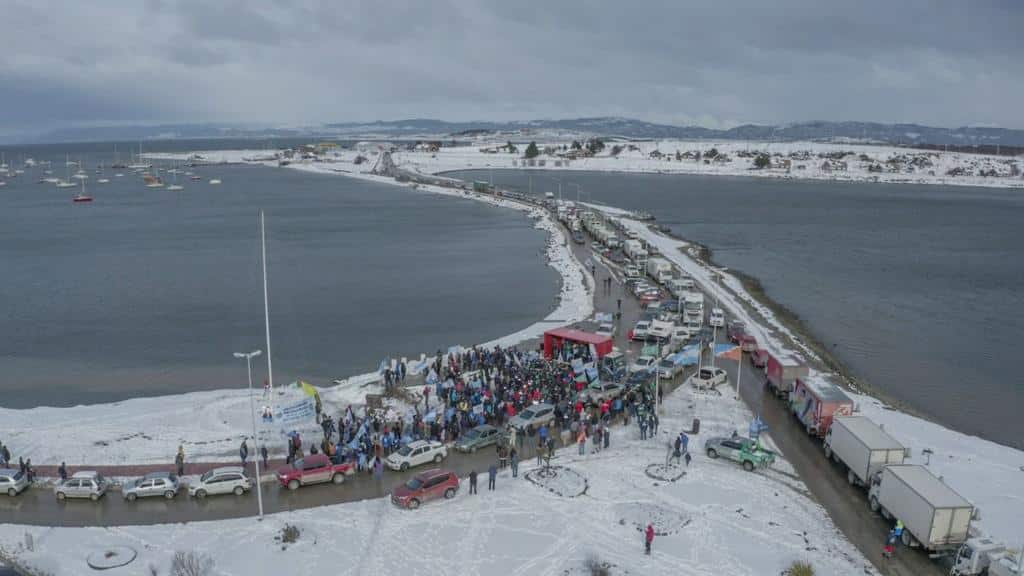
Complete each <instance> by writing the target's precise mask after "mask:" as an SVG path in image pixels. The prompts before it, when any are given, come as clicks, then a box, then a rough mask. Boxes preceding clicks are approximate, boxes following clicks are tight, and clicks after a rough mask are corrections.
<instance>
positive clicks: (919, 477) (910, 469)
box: [868, 464, 974, 552]
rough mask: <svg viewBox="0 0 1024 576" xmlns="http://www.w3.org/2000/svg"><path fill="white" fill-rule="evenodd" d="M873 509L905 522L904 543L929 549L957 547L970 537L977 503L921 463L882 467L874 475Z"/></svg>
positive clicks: (870, 494)
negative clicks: (960, 493)
mask: <svg viewBox="0 0 1024 576" xmlns="http://www.w3.org/2000/svg"><path fill="white" fill-rule="evenodd" d="M868 502H870V504H871V510H872V511H874V512H879V513H881V514H882V517H883V518H885V519H886V520H901V521H902V522H903V536H902V540H903V544H904V545H905V546H910V547H917V546H923V547H924V548H925V550H928V551H929V552H943V551H949V550H955V549H957V548H959V547H960V545H961V544H963V543H964V542H965V541H966V540H967V537H968V535H969V534H968V532H969V529H970V526H971V520H972V519H973V518H974V506H973V505H972V504H971V503H970V502H968V501H967V500H965V499H964V497H963V496H961V495H959V494H957V493H956V492H955V491H954V490H953V489H952V488H950V487H949V486H947V485H946V484H945V483H944V482H942V480H939V479H938V478H936V477H935V476H934V475H933V474H932V473H931V472H930V471H929V470H928V469H927V468H925V467H924V466H920V465H917V464H898V465H893V466H886V467H885V468H882V473H881V474H878V475H876V476H875V477H874V478H872V479H871V489H870V491H869V492H868Z"/></svg>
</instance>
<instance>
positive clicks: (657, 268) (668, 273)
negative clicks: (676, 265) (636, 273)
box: [647, 258, 672, 284]
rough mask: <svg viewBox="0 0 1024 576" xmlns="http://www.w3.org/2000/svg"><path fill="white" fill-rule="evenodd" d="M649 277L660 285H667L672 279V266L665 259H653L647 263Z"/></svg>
mask: <svg viewBox="0 0 1024 576" xmlns="http://www.w3.org/2000/svg"><path fill="white" fill-rule="evenodd" d="M647 275H648V276H650V277H651V278H653V279H654V281H655V282H657V283H659V284H667V283H668V281H669V280H671V279H672V264H671V263H669V261H668V260H665V259H664V258H651V259H650V260H648V261H647Z"/></svg>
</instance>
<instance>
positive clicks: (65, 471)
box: [57, 462, 68, 482]
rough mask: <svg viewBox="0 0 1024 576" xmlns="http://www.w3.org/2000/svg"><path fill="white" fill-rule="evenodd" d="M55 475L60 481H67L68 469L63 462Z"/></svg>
mask: <svg viewBox="0 0 1024 576" xmlns="http://www.w3.org/2000/svg"><path fill="white" fill-rule="evenodd" d="M57 474H59V475H60V481H61V482H66V481H67V479H68V467H67V466H65V465H64V463H63V462H61V463H60V468H57Z"/></svg>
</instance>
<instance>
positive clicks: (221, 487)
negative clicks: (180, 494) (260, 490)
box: [188, 466, 252, 498]
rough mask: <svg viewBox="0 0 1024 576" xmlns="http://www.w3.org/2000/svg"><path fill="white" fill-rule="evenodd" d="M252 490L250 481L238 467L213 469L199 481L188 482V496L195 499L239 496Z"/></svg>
mask: <svg viewBox="0 0 1024 576" xmlns="http://www.w3.org/2000/svg"><path fill="white" fill-rule="evenodd" d="M250 489H252V480H250V479H249V477H248V476H246V475H245V470H243V469H242V467H240V466H225V467H223V468H214V469H213V470H210V471H209V472H207V473H206V474H203V475H202V476H200V477H199V480H196V481H195V482H190V483H189V485H188V495H189V496H195V497H196V498H206V497H207V496H213V495H215V494H234V495H235V496H241V495H242V494H244V493H246V492H248V491H249V490H250Z"/></svg>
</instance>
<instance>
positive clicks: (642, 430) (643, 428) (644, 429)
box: [637, 416, 647, 440]
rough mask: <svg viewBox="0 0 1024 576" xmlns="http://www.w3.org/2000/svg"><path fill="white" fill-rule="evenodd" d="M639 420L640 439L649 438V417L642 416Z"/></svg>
mask: <svg viewBox="0 0 1024 576" xmlns="http://www.w3.org/2000/svg"><path fill="white" fill-rule="evenodd" d="M637 420H639V423H640V439H641V440H647V418H644V417H643V416H641V417H640V418H637Z"/></svg>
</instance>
